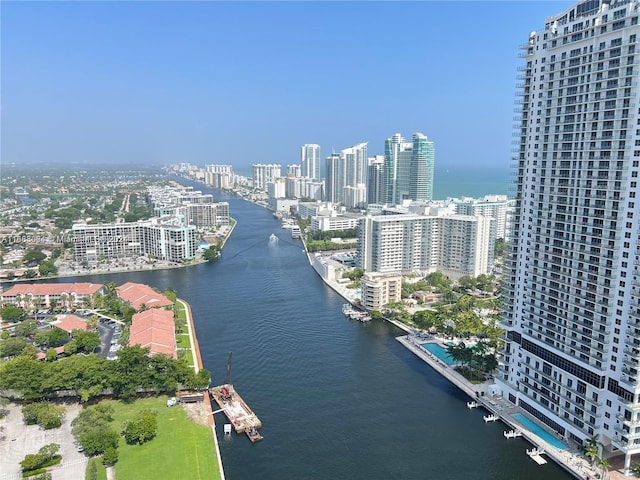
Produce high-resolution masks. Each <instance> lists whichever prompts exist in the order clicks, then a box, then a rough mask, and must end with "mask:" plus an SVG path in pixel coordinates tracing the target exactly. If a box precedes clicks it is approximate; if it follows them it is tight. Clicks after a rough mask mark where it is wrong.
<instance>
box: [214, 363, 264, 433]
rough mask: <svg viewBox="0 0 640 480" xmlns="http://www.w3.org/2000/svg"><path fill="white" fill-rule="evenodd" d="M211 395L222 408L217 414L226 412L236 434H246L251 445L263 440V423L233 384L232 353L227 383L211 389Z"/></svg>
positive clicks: (228, 366)
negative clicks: (261, 429) (261, 432)
mask: <svg viewBox="0 0 640 480" xmlns="http://www.w3.org/2000/svg"><path fill="white" fill-rule="evenodd" d="M209 394H210V395H211V398H212V399H213V400H214V401H215V402H216V403H217V404H218V406H219V407H220V410H218V411H217V412H224V414H225V415H226V416H227V418H228V419H229V421H230V422H231V425H232V426H233V428H234V429H235V431H236V433H244V434H246V435H247V437H249V440H250V441H251V443H255V442H259V441H260V440H262V439H263V437H262V435H261V434H260V432H259V429H260V428H261V427H262V422H261V421H260V419H259V418H258V417H257V415H256V414H255V413H253V410H251V408H249V405H247V404H246V403H245V401H244V400H243V399H242V397H241V396H240V395H239V394H238V392H237V391H236V390H235V388H234V387H233V385H232V384H231V353H229V361H228V365H227V381H226V383H225V384H223V385H218V386H217V387H212V388H210V389H209ZM217 412H213V413H217Z"/></svg>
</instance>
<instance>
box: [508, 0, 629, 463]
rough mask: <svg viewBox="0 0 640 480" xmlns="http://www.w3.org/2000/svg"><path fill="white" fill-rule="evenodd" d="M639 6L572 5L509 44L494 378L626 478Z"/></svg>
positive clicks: (623, 0) (622, 1) (624, 1)
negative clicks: (504, 266)
mask: <svg viewBox="0 0 640 480" xmlns="http://www.w3.org/2000/svg"><path fill="white" fill-rule="evenodd" d="M639 6H640V4H639V3H638V1H637V0H634V1H628V0H617V1H615V2H614V1H607V0H587V1H583V2H579V3H577V4H575V5H574V6H572V7H571V8H569V9H567V10H566V11H564V12H562V13H560V14H557V15H554V16H552V17H549V18H547V19H546V21H545V25H544V29H543V30H542V31H540V32H533V33H531V34H530V35H529V37H528V39H527V43H525V44H524V45H523V46H522V47H521V48H522V54H521V57H523V59H524V64H523V65H522V66H521V67H520V69H519V70H520V71H521V76H520V77H519V84H518V87H519V99H518V101H517V103H518V104H519V105H520V112H519V113H520V119H519V123H518V125H517V135H518V137H519V139H518V148H517V149H516V152H517V156H516V157H515V158H514V173H515V179H514V184H515V197H516V212H515V215H514V221H513V242H512V260H511V264H510V269H509V270H510V271H509V272H508V273H506V274H505V275H504V276H503V285H504V286H503V289H504V291H505V297H506V304H505V309H506V312H505V315H504V320H503V326H504V328H505V329H506V335H505V339H506V342H505V347H504V350H503V352H502V353H503V356H502V359H501V363H502V365H501V368H500V372H499V374H498V375H497V376H496V381H497V383H498V384H499V385H500V386H501V388H502V391H503V394H504V396H505V398H508V399H509V400H511V401H512V402H514V403H517V404H518V405H520V406H521V407H522V408H523V409H524V410H526V411H527V412H529V413H530V414H532V415H533V416H535V417H536V418H538V419H539V420H541V421H542V422H544V423H546V424H547V425H548V426H549V427H550V428H552V429H553V430H555V431H557V432H558V433H559V434H560V435H561V436H563V437H565V438H567V439H571V440H575V441H578V442H584V441H585V440H586V439H588V438H592V437H594V436H598V441H599V442H600V443H602V444H603V445H604V446H605V448H606V449H608V450H609V451H612V450H614V449H618V450H619V451H621V452H624V453H625V470H626V471H627V472H628V470H629V466H630V458H631V457H630V456H631V454H633V453H640V399H639V394H640V309H639V307H640V301H639V300H640V295H639V294H638V292H639V291H640V256H639V253H640V252H639V245H640V238H639V228H638V227H639V224H640V222H639V217H640V208H639V207H640V203H638V199H636V194H637V192H638V186H637V182H638V172H639V170H640V168H638V163H639V161H640V146H638V145H640V126H638V123H639V122H640V114H639V112H638V105H640V98H639V97H640V93H639V92H640V90H639V89H638V86H637V82H638V77H639V75H638V73H639V72H640V67H639V66H638V64H639V63H640V62H639V60H640V48H638V41H637V40H638V36H640V27H639V26H638V17H639V12H638V7H639ZM637 48H638V51H636V49H637Z"/></svg>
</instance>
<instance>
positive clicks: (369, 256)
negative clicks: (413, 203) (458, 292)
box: [358, 213, 495, 279]
mask: <svg viewBox="0 0 640 480" xmlns="http://www.w3.org/2000/svg"><path fill="white" fill-rule="evenodd" d="M494 246H495V219H493V218H491V217H482V216H478V217H473V216H469V215H452V214H439V213H436V214H435V215H415V214H387V215H376V216H367V217H364V218H363V219H362V220H361V221H360V224H359V225H358V264H359V266H360V268H362V269H363V270H365V271H367V272H380V273H410V272H413V271H416V270H420V271H425V272H435V271H439V272H442V273H444V274H445V275H447V276H449V277H451V278H454V279H457V278H459V277H461V276H463V275H471V276H473V277H477V276H478V275H480V274H487V273H489V271H490V269H491V267H492V264H493V250H494Z"/></svg>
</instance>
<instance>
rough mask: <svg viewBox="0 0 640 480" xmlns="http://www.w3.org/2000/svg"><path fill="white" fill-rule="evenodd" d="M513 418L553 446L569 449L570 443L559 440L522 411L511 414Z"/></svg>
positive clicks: (559, 448)
mask: <svg viewBox="0 0 640 480" xmlns="http://www.w3.org/2000/svg"><path fill="white" fill-rule="evenodd" d="M511 418H513V419H514V420H515V421H516V422H518V423H519V424H520V425H522V426H523V427H524V428H526V429H527V430H529V431H530V432H531V433H534V434H536V435H537V436H538V437H540V438H541V439H542V440H544V441H545V442H547V443H548V444H549V445H551V446H552V447H553V448H556V449H558V450H569V445H567V444H566V443H564V442H561V441H560V440H558V439H557V438H556V437H554V436H553V435H552V434H551V433H549V432H547V431H546V430H545V429H544V428H542V427H540V426H539V425H538V424H537V423H535V422H532V421H531V420H529V419H528V418H527V417H525V416H524V415H523V414H522V413H514V414H513V415H511Z"/></svg>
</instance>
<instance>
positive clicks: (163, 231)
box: [71, 217, 198, 264]
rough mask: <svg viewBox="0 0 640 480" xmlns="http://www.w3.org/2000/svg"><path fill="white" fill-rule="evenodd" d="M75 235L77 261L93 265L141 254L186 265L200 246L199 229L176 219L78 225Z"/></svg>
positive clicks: (74, 244) (74, 228) (74, 243)
mask: <svg viewBox="0 0 640 480" xmlns="http://www.w3.org/2000/svg"><path fill="white" fill-rule="evenodd" d="M71 232H72V236H73V247H74V259H75V261H76V262H87V263H89V264H96V263H97V262H98V261H99V260H101V259H108V258H126V257H134V256H138V255H141V254H147V255H150V256H152V257H154V258H158V259H161V260H168V261H172V262H183V261H185V260H190V259H192V258H193V257H194V256H195V253H196V248H197V245H198V242H197V235H196V227H195V226H194V225H185V224H184V223H183V222H182V221H180V219H177V218H173V217H172V218H168V219H167V218H164V219H160V218H152V219H150V220H146V221H140V222H135V223H114V224H75V225H73V227H72V229H71Z"/></svg>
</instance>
